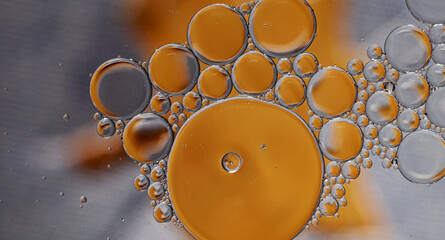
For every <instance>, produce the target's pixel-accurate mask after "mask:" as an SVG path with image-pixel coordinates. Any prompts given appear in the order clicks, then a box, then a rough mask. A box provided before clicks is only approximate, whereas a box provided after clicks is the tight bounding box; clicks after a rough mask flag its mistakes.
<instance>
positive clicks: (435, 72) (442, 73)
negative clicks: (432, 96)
mask: <svg viewBox="0 0 445 240" xmlns="http://www.w3.org/2000/svg"><path fill="white" fill-rule="evenodd" d="M426 80H427V81H428V82H429V83H430V84H431V85H433V86H435V87H443V86H445V67H444V65H442V64H434V65H433V66H431V67H430V68H429V69H428V71H427V72H426Z"/></svg>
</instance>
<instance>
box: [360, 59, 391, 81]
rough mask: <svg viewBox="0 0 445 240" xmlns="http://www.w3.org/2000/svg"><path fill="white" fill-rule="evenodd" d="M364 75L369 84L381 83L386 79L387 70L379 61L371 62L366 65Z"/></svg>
mask: <svg viewBox="0 0 445 240" xmlns="http://www.w3.org/2000/svg"><path fill="white" fill-rule="evenodd" d="M363 75H364V77H365V79H366V80H368V81H369V82H379V81H382V80H383V79H384V78H385V76H386V69H385V66H383V64H382V63H380V62H379V61H375V60H373V61H369V62H368V63H366V65H365V68H364V70H363Z"/></svg>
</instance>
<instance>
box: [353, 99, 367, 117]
mask: <svg viewBox="0 0 445 240" xmlns="http://www.w3.org/2000/svg"><path fill="white" fill-rule="evenodd" d="M365 111H366V107H365V104H363V103H362V102H356V103H354V106H352V112H354V114H356V115H362V114H363V113H365Z"/></svg>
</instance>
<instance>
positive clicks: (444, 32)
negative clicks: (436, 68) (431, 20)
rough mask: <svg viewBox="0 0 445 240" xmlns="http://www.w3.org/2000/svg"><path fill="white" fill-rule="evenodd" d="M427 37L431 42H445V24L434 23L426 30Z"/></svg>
mask: <svg viewBox="0 0 445 240" xmlns="http://www.w3.org/2000/svg"><path fill="white" fill-rule="evenodd" d="M428 37H430V40H431V42H432V43H435V44H440V43H445V25H444V24H435V25H434V26H432V27H431V29H430V31H429V32H428Z"/></svg>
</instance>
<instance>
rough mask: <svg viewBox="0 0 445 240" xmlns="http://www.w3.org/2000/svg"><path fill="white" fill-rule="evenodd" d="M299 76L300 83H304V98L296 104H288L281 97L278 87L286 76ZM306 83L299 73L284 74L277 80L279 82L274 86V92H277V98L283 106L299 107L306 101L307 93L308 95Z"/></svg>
mask: <svg viewBox="0 0 445 240" xmlns="http://www.w3.org/2000/svg"><path fill="white" fill-rule="evenodd" d="M294 77H295V78H297V79H298V81H300V83H301V84H302V85H303V99H302V100H301V101H300V102H299V103H296V104H287V103H285V102H284V100H283V99H282V98H281V97H280V94H279V93H278V87H279V86H280V83H281V82H282V81H283V80H284V79H285V78H294ZM306 88H307V86H306V83H305V82H304V80H303V79H301V78H300V77H299V76H297V75H293V74H286V75H283V76H282V77H280V78H279V79H278V81H277V83H276V84H275V87H274V92H275V96H277V100H278V102H279V103H280V104H281V105H282V106H283V107H287V108H297V107H299V106H301V104H303V103H304V101H305V100H306V95H307V91H306Z"/></svg>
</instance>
